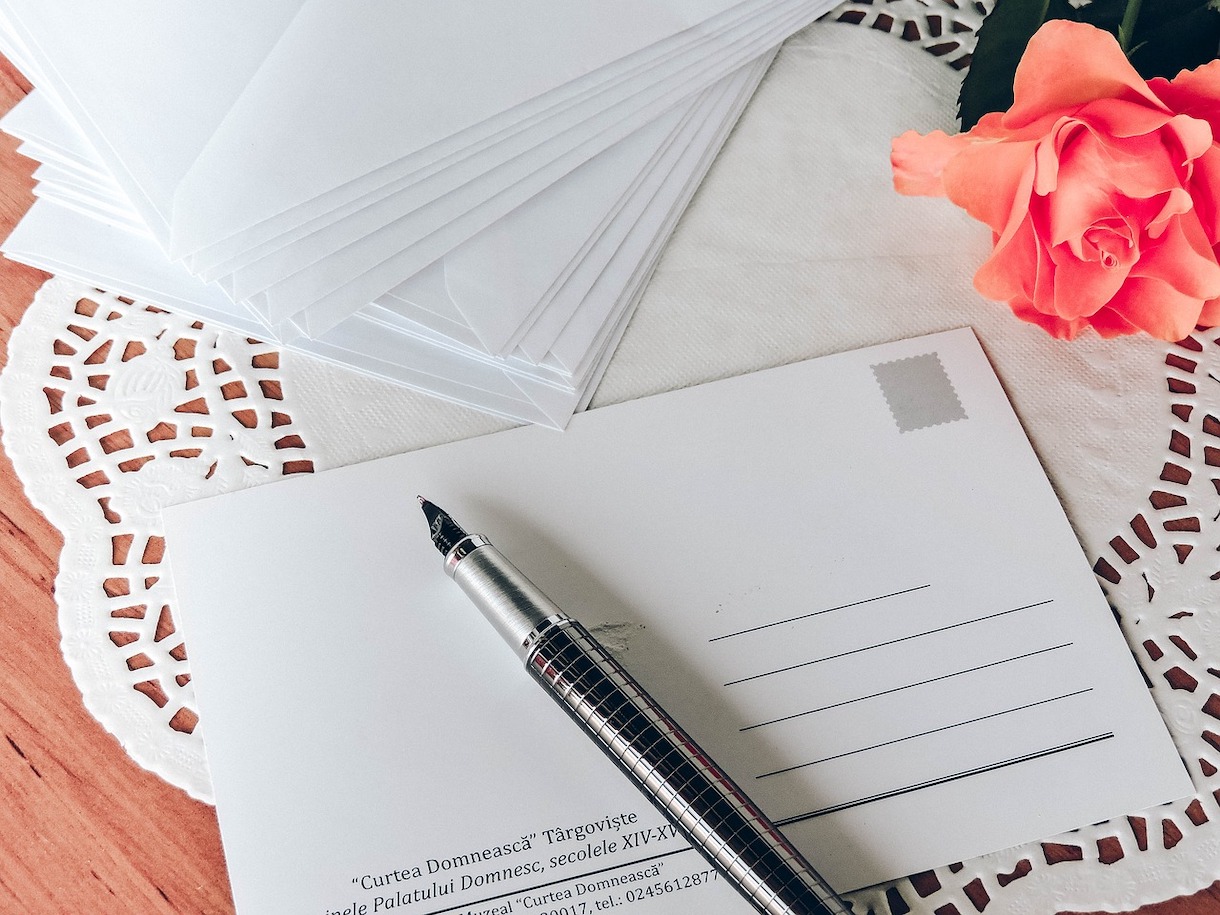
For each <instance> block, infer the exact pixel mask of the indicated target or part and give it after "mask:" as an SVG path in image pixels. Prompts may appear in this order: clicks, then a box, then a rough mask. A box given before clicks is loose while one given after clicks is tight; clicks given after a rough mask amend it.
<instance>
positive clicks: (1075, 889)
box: [0, 0, 1220, 915]
mask: <svg viewBox="0 0 1220 915" xmlns="http://www.w3.org/2000/svg"><path fill="white" fill-rule="evenodd" d="M986 11H987V7H986V6H984V5H980V4H969V5H965V4H963V5H962V6H961V7H960V8H959V7H957V6H954V5H953V4H951V3H949V2H938V3H932V4H925V3H922V2H919V0H895V2H891V3H886V4H878V5H876V6H874V5H872V4H868V3H847V4H844V5H843V6H841V7H840V8H839V9H838V10H837V11H836V12H835V13H834V14H832V16H834V17H836V18H838V19H840V20H841V21H846V22H851V23H855V24H858V25H860V26H862V27H864V28H867V29H869V30H872V31H877V32H886V33H889V34H891V35H895V36H898V37H902V38H904V39H905V40H907V41H910V42H914V43H916V44H918V45H920V46H922V47H923V48H925V49H926V50H928V51H930V52H931V53H933V54H935V55H937V56H938V57H940V58H941V59H942V60H943V61H945V62H947V63H949V64H950V65H951V66H954V67H957V68H961V67H964V66H966V65H967V64H968V62H969V54H970V51H971V48H972V36H973V31H974V29H975V28H977V25H978V23H979V22H981V20H982V17H983V16H984V15H985V13H986ZM713 178H714V176H713ZM663 266H664V265H663ZM1003 320H1004V321H1010V320H1011V319H1010V318H1006V317H1005V318H1004V319H1003ZM1218 338H1220V335H1218V336H1217V337H1213V336H1208V335H1203V334H1200V335H1196V336H1195V337H1194V338H1192V339H1191V340H1188V341H1185V342H1184V343H1183V344H1181V345H1177V346H1171V347H1167V348H1166V349H1165V354H1166V355H1165V371H1164V373H1163V377H1164V378H1165V403H1164V412H1163V421H1164V427H1163V428H1164V429H1165V433H1164V446H1163V448H1164V460H1163V467H1159V468H1158V469H1159V475H1157V474H1153V475H1152V476H1150V478H1149V479H1148V482H1147V488H1146V501H1144V502H1141V503H1140V504H1139V505H1133V506H1131V508H1130V514H1131V520H1130V522H1129V523H1127V524H1124V525H1123V526H1122V529H1121V530H1118V531H1116V532H1115V533H1114V536H1113V538H1112V539H1111V540H1110V542H1109V545H1108V546H1107V547H1106V548H1104V549H1100V548H1098V549H1094V550H1093V553H1094V556H1093V558H1094V559H1095V560H1096V563H1097V565H1096V571H1097V573H1098V575H1099V578H1100V579H1101V580H1102V581H1103V584H1104V585H1105V586H1106V588H1107V590H1108V591H1109V592H1110V594H1111V596H1112V600H1113V602H1114V603H1115V605H1116V607H1117V608H1119V615H1120V620H1121V623H1122V625H1123V628H1124V631H1125V633H1126V634H1127V636H1128V639H1129V641H1130V643H1131V644H1132V645H1133V646H1134V648H1135V651H1136V656H1137V659H1138V660H1139V662H1140V664H1141V666H1142V667H1143V669H1144V671H1145V673H1146V676H1147V677H1148V680H1149V682H1150V684H1151V687H1152V689H1153V691H1154V695H1155V696H1156V698H1157V701H1158V703H1159V705H1160V707H1161V709H1162V711H1163V712H1164V714H1165V716H1166V719H1167V721H1168V722H1169V725H1170V728H1171V730H1172V732H1173V734H1174V737H1175V740H1176V741H1177V745H1178V747H1179V749H1180V751H1181V753H1182V755H1183V757H1184V759H1186V761H1187V763H1188V766H1189V768H1190V771H1191V775H1192V777H1193V778H1194V782H1195V785H1196V787H1197V789H1198V793H1197V795H1196V797H1194V798H1193V799H1190V800H1189V801H1187V802H1183V803H1179V804H1175V805H1171V806H1169V807H1167V808H1165V809H1163V810H1158V811H1156V812H1153V813H1145V814H1143V815H1141V816H1133V817H1131V818H1128V819H1124V820H1120V821H1114V822H1111V823H1106V824H1100V825H1098V826H1093V827H1089V828H1088V829H1082V830H1079V831H1077V832H1074V833H1072V834H1070V835H1068V836H1062V837H1058V838H1056V839H1054V840H1050V841H1047V842H1045V843H1038V844H1035V845H1031V846H1026V847H1023V848H1018V849H1010V850H1007V851H1004V852H1000V853H997V854H994V855H989V856H986V857H984V858H980V859H976V860H973V861H970V862H966V863H964V864H959V865H954V866H951V867H945V868H939V869H937V870H936V871H933V872H929V873H927V874H922V875H917V876H914V877H912V878H908V879H905V880H901V881H897V882H895V883H893V884H890V885H886V886H882V887H877V888H873V889H870V890H866V891H862V892H860V893H856V894H853V896H852V901H853V903H854V905H855V908H856V910H857V911H859V912H865V911H874V912H877V913H878V915H881V913H892V915H903V913H905V912H908V911H915V912H920V913H935V915H953V913H957V915H969V913H971V912H981V911H983V910H984V909H986V910H987V911H988V912H989V913H995V912H1000V913H1005V912H1012V913H1026V912H1028V913H1034V912H1038V913H1041V912H1046V911H1051V910H1062V909H1072V908H1074V909H1096V908H1099V907H1101V906H1107V907H1110V908H1112V909H1130V908H1134V907H1136V906H1138V905H1141V904H1143V903H1145V902H1150V901H1155V900H1158V899H1164V898H1168V897H1170V896H1174V895H1179V894H1182V893H1188V892H1194V891H1196V890H1198V889H1200V888H1201V887H1203V886H1206V885H1207V884H1209V883H1210V882H1212V881H1213V880H1215V879H1216V878H1217V877H1220V872H1218V871H1217V865H1216V863H1215V862H1217V861H1220V833H1218V832H1217V827H1216V826H1215V825H1213V824H1215V823H1216V822H1217V821H1218V819H1220V809H1218V804H1220V801H1218V798H1220V777H1218V775H1217V770H1218V768H1220V635H1218V634H1217V623H1216V619H1215V611H1214V610H1209V609H1208V608H1209V607H1211V606H1213V605H1215V604H1216V603H1218V601H1217V600H1216V598H1215V593H1216V589H1217V587H1220V585H1217V578H1218V574H1217V573H1218V571H1220V559H1218V558H1217V546H1218V545H1220V529H1218V528H1220V520H1218V517H1220V505H1217V504H1216V503H1217V502H1218V501H1220V496H1218V493H1220V483H1218V482H1217V479H1218V478H1220V343H1218V342H1217V339H1218ZM861 342H862V343H863V342H868V341H861ZM627 346H628V348H630V341H627ZM627 355H630V354H629V353H627ZM293 364H294V362H293V360H292V359H290V358H286V359H285V361H284V363H283V366H282V365H281V362H280V361H279V358H278V357H277V356H276V354H275V353H274V351H273V350H271V349H270V348H268V347H266V346H263V345H261V344H259V343H257V342H254V341H250V340H245V339H241V338H239V337H235V336H232V335H228V334H224V333H215V332H210V331H208V330H207V329H206V328H203V327H201V326H200V325H199V324H197V323H194V322H191V321H189V320H185V319H179V318H177V317H175V316H171V315H168V314H165V313H163V312H158V311H151V310H148V309H145V308H141V307H138V306H135V305H132V304H131V303H129V302H126V301H124V300H121V299H118V298H115V297H114V296H110V295H107V294H104V293H99V292H96V291H94V290H89V289H85V288H82V287H80V286H78V285H75V284H72V283H68V282H65V281H63V280H58V279H56V280H52V281H50V282H48V283H47V284H46V285H45V286H44V287H43V289H42V290H40V292H39V294H38V295H37V297H36V298H35V301H34V303H33V304H32V305H31V306H30V309H29V311H28V313H27V314H26V316H25V318H24V319H23V322H22V324H21V326H20V327H18V328H17V329H16V330H15V332H14V334H13V337H12V340H11V343H10V355H9V364H8V366H7V367H6V368H5V371H4V374H3V377H0V421H2V422H3V427H4V431H5V439H4V444H5V447H6V450H7V451H8V453H9V455H10V457H11V458H12V460H13V463H14V465H15V467H16V469H17V472H18V474H19V475H20V477H21V479H22V481H23V482H24V484H25V486H26V489H27V492H28V493H29V495H30V498H31V500H32V501H33V502H34V504H35V505H37V506H38V507H39V508H40V509H41V510H42V511H43V512H44V513H46V514H47V516H48V517H49V518H50V519H51V521H52V522H53V523H54V524H55V525H56V526H57V527H58V528H59V529H60V530H61V531H62V532H63V534H64V537H65V546H64V552H63V554H62V555H61V559H60V569H61V572H60V576H59V578H58V579H57V583H56V595H57V601H58V603H59V608H60V621H61V629H62V631H63V634H64V643H63V648H64V654H65V657H66V658H67V659H68V662H69V664H70V666H71V667H72V671H73V675H74V677H75V678H76V680H77V683H78V684H79V685H80V687H81V690H82V693H83V695H84V701H85V703H86V706H87V707H88V708H89V710H90V711H91V713H92V714H93V715H94V716H95V717H96V718H97V719H98V720H99V721H100V722H102V724H103V725H104V726H105V727H107V729H108V730H110V731H111V732H112V733H114V734H115V735H116V736H117V737H118V738H119V739H120V741H121V742H122V743H123V745H124V747H125V748H126V749H127V751H128V752H129V753H130V755H131V756H132V757H133V758H134V759H135V760H136V761H137V762H138V763H140V764H141V765H143V766H145V767H146V768H148V769H150V770H152V771H154V772H157V773H158V774H159V775H161V776H162V777H163V778H165V779H166V780H168V781H170V782H171V783H173V784H176V785H179V786H181V787H182V788H183V789H184V790H186V791H188V792H189V793H190V794H192V795H193V796H195V797H198V798H200V799H203V800H208V799H210V791H211V788H210V783H209V781H208V778H207V772H206V764H205V762H204V758H203V754H202V743H201V734H202V732H203V729H204V728H205V727H206V721H203V722H201V721H199V720H198V718H197V714H196V711H195V707H194V699H193V694H192V691H191V686H190V679H189V677H190V674H189V662H188V660H187V656H186V649H185V647H184V645H183V642H182V639H181V638H180V637H178V636H177V634H176V633H175V631H174V624H173V611H172V603H171V601H170V600H169V598H168V597H167V594H168V593H169V592H170V590H171V586H170V582H169V580H168V577H167V569H166V567H165V565H164V563H163V559H164V550H165V544H164V541H163V540H162V539H161V534H160V531H159V520H158V519H159V510H160V508H161V507H162V506H163V505H166V504H170V503H171V502H177V501H185V500H188V499H193V498H198V497H200V496H203V495H208V494H212V493H219V492H223V491H227V490H230V489H234V488H237V487H241V486H247V485H253V484H257V483H261V482H266V481H269V480H272V479H275V478H278V477H281V476H283V475H284V474H287V473H294V472H302V471H308V470H310V469H312V468H313V467H314V466H316V467H318V468H319V469H320V468H323V467H325V466H328V465H330V464H332V463H336V462H337V461H336V458H335V455H336V453H337V451H336V449H335V448H332V447H330V446H329V445H324V444H320V442H322V441H323V440H324V439H325V438H326V436H325V435H323V434H322V430H320V429H319V430H312V431H313V434H311V430H310V429H309V428H308V427H305V428H302V423H303V420H302V417H301V414H302V412H305V414H306V415H308V411H302V410H300V409H298V408H297V407H298V405H295V402H294V389H293V382H294V377H296V376H294V375H293V374H292V372H291V371H288V370H286V369H285V367H284V366H288V365H293ZM309 371H312V370H307V371H302V372H301V373H300V380H304V378H305V377H308V374H309ZM312 383H315V384H316V383H318V382H317V379H314V380H313V382H312ZM322 383H325V378H323V379H322ZM614 386H615V389H616V390H619V388H618V386H617V383H616V384H615V385H614ZM634 393H635V394H638V393H640V391H639V390H638V389H636V391H635V392H634ZM1111 393H1113V392H1111ZM1114 396H1117V395H1116V394H1115V395H1114ZM1209 405H1210V406H1209ZM391 409H393V407H391ZM376 412H377V411H372V413H373V414H374V415H371V416H370V417H369V418H368V419H367V420H366V421H367V422H376V419H375V418H374V416H375V414H376ZM446 423H448V424H446ZM495 425H496V423H494V422H491V421H487V420H482V419H481V418H477V419H476V418H472V417H470V416H468V415H459V418H458V419H457V420H456V421H454V422H449V421H448V420H446V422H444V423H442V424H441V425H440V426H439V427H437V428H438V430H439V431H436V432H435V434H434V435H433V439H434V440H441V439H443V438H445V437H456V436H457V435H463V434H464V435H469V434H473V433H474V432H476V431H486V430H487V429H489V428H493V427H494V426H495ZM427 439H428V436H427V435H424V436H423V437H422V438H421V437H419V436H416V440H415V441H413V444H414V445H422V444H425V443H430V441H426V440H427ZM343 455H344V458H343V459H344V460H345V459H347V457H348V456H349V455H348V453H347V452H343ZM359 456H361V457H372V456H375V455H374V454H372V453H366V454H362V455H359ZM171 548H172V545H171Z"/></svg>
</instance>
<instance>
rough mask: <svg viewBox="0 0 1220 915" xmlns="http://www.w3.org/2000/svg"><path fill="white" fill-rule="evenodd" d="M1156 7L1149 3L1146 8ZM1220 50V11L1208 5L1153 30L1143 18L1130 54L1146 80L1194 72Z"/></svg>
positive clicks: (1168, 20) (1165, 22) (1155, 24)
mask: <svg viewBox="0 0 1220 915" xmlns="http://www.w3.org/2000/svg"><path fill="white" fill-rule="evenodd" d="M1152 5H1155V4H1148V3H1145V6H1146V7H1147V6H1152ZM1217 47H1220V11H1217V10H1215V9H1212V8H1211V7H1210V6H1207V5H1204V4H1196V5H1195V8H1194V9H1191V10H1187V11H1186V12H1185V13H1183V14H1181V15H1179V16H1177V17H1176V18H1172V19H1163V20H1161V21H1159V22H1158V23H1154V24H1153V25H1152V27H1150V28H1149V27H1148V26H1146V25H1145V22H1144V19H1143V17H1141V18H1140V22H1139V26H1138V28H1137V30H1136V41H1135V43H1134V45H1133V47H1132V50H1131V52H1130V59H1131V65H1132V66H1133V67H1135V69H1136V70H1137V71H1138V72H1139V75H1140V76H1142V77H1143V78H1144V79H1152V78H1153V77H1154V76H1164V77H1166V78H1167V79H1172V78H1173V77H1175V76H1177V75H1178V73H1180V72H1181V71H1182V70H1193V69H1194V68H1195V67H1199V66H1202V65H1203V64H1205V63H1207V62H1208V61H1209V60H1214V59H1215V57H1216V49H1217Z"/></svg>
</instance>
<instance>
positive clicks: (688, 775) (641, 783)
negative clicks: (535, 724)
mask: <svg viewBox="0 0 1220 915" xmlns="http://www.w3.org/2000/svg"><path fill="white" fill-rule="evenodd" d="M526 667H527V669H528V670H529V671H530V673H531V674H532V675H533V677H534V678H535V679H536V680H538V682H539V683H541V684H542V686H543V687H544V688H545V689H546V690H547V691H548V692H549V693H550V694H551V695H552V696H553V697H554V698H555V700H556V701H557V702H558V703H559V704H560V705H561V706H563V708H564V709H565V710H566V711H567V712H568V714H569V715H571V716H572V718H574V719H575V720H576V721H577V722H578V723H579V724H580V725H581V726H582V727H583V728H584V729H585V730H586V731H587V732H588V733H589V735H590V736H592V737H593V739H594V741H595V742H596V743H597V744H598V745H599V746H601V748H602V749H603V750H604V751H605V752H606V755H608V756H609V757H610V758H611V759H613V760H614V762H615V763H617V764H618V766H619V768H620V769H622V770H623V772H625V773H626V774H627V776H628V777H629V778H631V779H632V781H634V782H635V783H636V785H637V786H638V787H639V788H640V789H642V790H643V792H644V793H645V794H646V795H647V796H648V797H649V798H650V799H651V800H652V802H653V803H654V804H655V805H656V806H657V808H658V809H659V810H660V811H661V812H662V813H663V814H664V815H665V816H666V818H667V819H669V820H670V822H672V823H673V824H674V825H675V826H676V827H677V828H678V830H679V831H680V832H681V833H682V834H683V835H684V836H685V837H686V838H687V839H688V840H689V841H690V842H691V844H692V845H694V847H695V848H696V849H698V850H699V851H701V852H702V853H703V854H704V856H705V857H706V858H707V859H708V861H709V862H710V863H711V864H712V865H713V866H714V867H715V868H716V869H717V870H718V871H719V872H720V874H721V875H722V876H724V877H725V878H727V879H728V880H729V881H731V882H732V883H733V884H734V885H735V886H736V887H737V888H738V890H739V891H740V892H741V893H742V894H743V895H744V896H745V897H746V898H747V899H749V900H750V901H751V902H752V903H753V904H754V906H755V907H756V908H757V909H758V910H759V911H760V912H764V913H767V915H843V913H848V912H849V911H850V910H849V909H848V908H847V907H846V906H845V905H844V903H843V902H842V901H841V900H839V898H838V897H837V896H836V895H835V893H834V891H833V890H831V889H830V887H829V886H828V885H827V884H826V882H825V881H824V880H823V879H822V878H821V876H819V875H818V873H817V872H816V871H815V870H814V869H813V868H812V867H811V866H810V865H809V864H808V862H806V861H805V859H804V858H803V857H802V856H801V854H800V852H798V851H797V850H796V849H795V848H794V847H793V846H792V844H791V843H790V842H789V841H788V840H787V839H786V838H784V836H783V835H782V834H781V833H780V832H779V830H778V829H777V828H776V827H775V826H774V825H773V824H772V823H771V822H770V821H769V820H768V819H767V818H766V816H765V815H764V814H763V813H762V812H761V811H760V810H759V809H758V808H757V807H756V806H754V804H753V803H752V802H751V801H750V800H749V799H748V798H747V797H746V795H745V793H744V792H742V791H741V790H740V789H739V788H738V787H737V785H736V784H734V783H733V781H732V780H731V779H730V778H729V777H728V776H727V775H725V774H724V772H722V771H721V770H720V768H719V767H718V766H717V765H716V764H715V763H714V762H712V761H711V759H709V758H708V756H707V754H706V753H704V752H703V751H702V750H701V749H700V748H699V747H698V746H697V745H696V744H695V742H694V741H693V740H692V739H691V738H690V737H689V736H688V735H687V734H686V733H685V732H684V731H683V730H682V729H681V728H679V727H678V725H677V724H675V723H674V721H673V720H672V719H671V718H670V717H669V716H668V715H667V714H666V713H665V711H664V710H663V709H661V708H660V706H658V705H657V704H656V702H655V701H653V700H652V699H651V698H650V697H649V695H648V694H647V693H646V692H645V691H644V689H643V688H642V687H641V686H640V685H639V684H638V683H636V681H635V680H634V679H633V678H632V677H631V675H630V674H628V673H627V672H626V671H625V670H624V669H623V668H622V666H621V665H620V664H619V663H618V662H617V661H615V660H614V658H612V657H611V656H610V655H609V653H607V652H606V650H605V649H604V648H603V647H602V646H601V645H600V644H599V643H598V642H597V641H596V640H595V639H594V638H593V637H592V636H591V635H590V634H589V633H588V631H587V630H586V629H585V628H584V627H583V626H581V625H580V623H578V622H576V621H574V620H571V619H568V618H567V617H561V618H560V619H559V620H558V621H556V622H554V623H552V624H551V625H548V626H547V627H545V628H544V629H543V630H541V631H540V632H539V633H538V634H537V641H535V642H534V643H533V645H532V646H531V650H530V653H529V654H528V655H527V656H526Z"/></svg>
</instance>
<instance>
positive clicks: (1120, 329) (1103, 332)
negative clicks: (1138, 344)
mask: <svg viewBox="0 0 1220 915" xmlns="http://www.w3.org/2000/svg"><path fill="white" fill-rule="evenodd" d="M1089 325H1090V326H1091V327H1092V328H1093V329H1094V330H1095V331H1097V333H1098V334H1099V335H1100V336H1102V337H1105V338H1106V339H1107V340H1108V339H1110V338H1112V337H1121V336H1123V335H1125V334H1134V333H1138V332H1139V328H1138V327H1136V326H1135V325H1134V324H1132V323H1131V322H1130V321H1128V320H1127V319H1126V318H1124V317H1123V316H1122V315H1120V314H1119V313H1118V312H1117V311H1115V310H1114V309H1113V308H1102V309H1101V310H1099V311H1098V312H1097V314H1095V315H1093V316H1092V317H1091V318H1089Z"/></svg>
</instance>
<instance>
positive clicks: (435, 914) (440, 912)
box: [425, 845, 695, 915]
mask: <svg viewBox="0 0 1220 915" xmlns="http://www.w3.org/2000/svg"><path fill="white" fill-rule="evenodd" d="M694 850H695V848H694V846H693V845H687V846H686V847H685V848H675V849H674V850H673V851H667V852H662V853H661V854H659V855H650V856H648V857H647V858H637V859H636V860H635V861H624V862H623V863H622V864H611V865H610V866H609V867H602V868H599V869H597V870H595V871H589V872H588V873H584V874H573V875H572V876H571V877H562V878H560V879H559V880H551V881H549V882H547V883H538V884H535V885H534V886H523V887H519V888H518V889H515V890H509V891H508V892H507V893H498V894H496V895H495V896H484V897H483V898H482V899H471V900H470V901H469V902H463V903H461V904H460V905H451V906H449V908H447V909H433V910H432V911H431V912H427V913H425V915H445V913H446V912H455V911H457V910H458V909H468V908H471V907H472V906H476V905H483V904H484V903H488V902H495V901H496V900H497V899H507V898H508V897H509V896H519V895H520V894H522V893H536V892H537V891H538V890H545V889H546V888H547V887H548V886H558V885H559V884H561V883H570V882H571V881H573V880H585V879H587V878H588V877H596V876H597V875H598V874H605V873H608V872H609V871H617V870H622V869H623V868H624V867H633V866H635V865H637V864H644V863H646V862H648V861H660V860H661V859H662V858H668V857H670V856H672V855H680V854H683V853H684V852H688V851H694Z"/></svg>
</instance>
